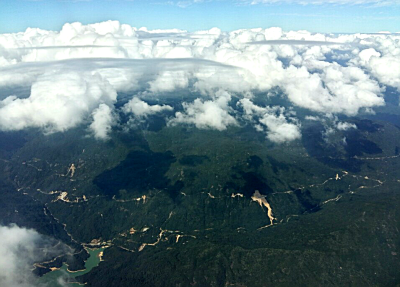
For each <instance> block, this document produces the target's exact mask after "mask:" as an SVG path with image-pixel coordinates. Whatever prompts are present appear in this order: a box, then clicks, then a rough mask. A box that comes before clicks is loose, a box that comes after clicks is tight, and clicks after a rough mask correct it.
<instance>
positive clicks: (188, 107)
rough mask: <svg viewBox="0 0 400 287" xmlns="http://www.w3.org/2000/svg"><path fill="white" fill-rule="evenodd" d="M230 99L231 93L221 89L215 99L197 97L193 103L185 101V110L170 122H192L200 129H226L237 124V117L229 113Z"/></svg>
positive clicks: (172, 123) (191, 123)
mask: <svg viewBox="0 0 400 287" xmlns="http://www.w3.org/2000/svg"><path fill="white" fill-rule="evenodd" d="M230 100H231V95H230V94H229V93H227V92H226V91H222V90H219V91H218V92H217V93H216V94H215V98H214V99H213V100H207V101H203V100H201V99H196V100H194V102H193V103H183V104H182V105H183V109H184V112H183V113H182V112H177V113H176V114H175V118H173V119H171V120H170V121H169V124H171V125H174V124H178V123H180V124H190V125H194V126H196V127H197V128H199V129H216V130H220V131H222V130H225V129H226V128H227V127H228V126H230V125H237V122H236V120H235V118H234V117H233V116H231V115H230V114H229V111H230V110H231V108H230V107H229V106H228V103H229V102H230Z"/></svg>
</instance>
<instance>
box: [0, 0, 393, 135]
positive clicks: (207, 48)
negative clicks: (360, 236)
mask: <svg viewBox="0 0 400 287" xmlns="http://www.w3.org/2000/svg"><path fill="white" fill-rule="evenodd" d="M259 2H260V1H254V3H259ZM303 2H304V3H317V2H318V1H303ZM321 2H324V1H321ZM336 2H337V3H339V2H343V3H345V2H347V1H346V0H343V1H340V0H337V1H336V0H332V1H329V3H336ZM361 2H363V3H367V2H368V3H372V2H374V3H375V2H378V1H372V0H371V1H361ZM361 2H360V3H361ZM399 43H400V35H397V34H384V33H380V34H343V35H340V34H338V35H336V34H335V35H334V34H321V33H311V32H308V31H304V30H301V31H283V30H282V29H281V28H279V27H271V28H268V29H261V28H257V29H240V30H236V31H232V32H222V31H221V30H220V29H218V28H213V29H210V30H205V31H196V32H190V33H189V32H187V31H183V30H177V29H172V30H153V31H152V30H148V29H146V28H140V29H137V28H135V27H131V26H129V25H124V24H121V23H119V22H117V21H107V22H102V23H96V24H90V25H83V24H81V23H71V24H69V23H68V24H65V25H64V26H63V28H62V29H61V31H46V30H41V29H34V28H30V29H27V30H26V31H25V32H24V33H15V34H2V35H0V101H1V102H0V129H1V130H19V129H24V128H29V127H36V128H41V129H43V130H44V131H45V132H57V131H63V130H66V129H69V128H73V127H76V126H78V125H80V124H83V123H85V124H87V125H88V126H89V128H90V130H91V131H92V132H93V134H94V135H95V136H96V137H97V138H107V134H108V133H109V132H110V129H111V128H112V126H113V124H114V121H116V118H114V117H113V116H112V115H113V114H114V112H113V110H114V104H115V103H116V101H117V93H119V92H124V93H128V94H139V93H140V92H149V93H152V94H153V95H155V96H156V97H159V99H160V101H161V103H162V100H163V99H162V97H163V94H164V93H173V92H175V91H178V90H179V91H183V90H190V91H191V92H195V93H197V94H200V95H201V97H199V98H198V99H197V100H195V101H194V102H190V101H189V100H188V99H187V98H182V99H181V101H182V102H184V105H183V108H184V110H183V112H180V113H177V115H176V118H175V119H173V120H172V121H171V123H175V124H178V123H186V124H188V123H191V124H193V125H195V126H197V127H200V128H206V127H207V128H216V129H224V128H226V127H227V126H229V125H232V124H235V123H236V122H237V121H238V120H239V119H237V118H235V117H237V115H236V114H235V113H234V112H233V111H232V110H231V109H230V108H229V107H228V104H227V103H228V102H229V101H230V98H229V97H227V96H221V95H219V96H218V95H217V94H216V91H225V92H226V93H227V94H229V95H233V94H235V96H237V97H239V98H246V97H247V96H246V95H247V94H249V93H253V92H258V93H265V94H269V91H271V90H272V89H276V88H279V90H280V91H282V93H275V97H283V98H285V99H288V100H289V102H290V105H292V106H299V107H302V108H304V109H306V110H309V111H312V112H313V113H318V114H319V116H320V117H324V116H325V115H327V114H346V115H348V116H354V115H357V113H359V112H360V111H369V112H373V109H374V108H375V107H380V106H383V105H385V100H384V97H383V91H384V89H385V86H392V87H395V88H397V89H398V90H399V91H400V82H399V79H400V68H399V67H400V62H399V59H400V52H399V51H400V48H399ZM339 44H340V45H339ZM14 87H17V88H18V87H26V88H30V94H29V95H26V94H24V95H20V94H18V93H10V94H2V93H1V91H2V90H3V91H5V90H7V91H9V90H12V88H14ZM221 93H222V92H221ZM180 95H181V93H180ZM210 95H212V97H211V99H210V98H209V96H210ZM131 104H132V105H136V106H137V107H136V109H137V111H139V110H140V109H139V106H140V105H142V106H145V105H144V104H143V103H140V102H138V99H135V100H132V102H131ZM156 106H157V105H156ZM149 107H150V106H149ZM149 107H147V109H146V107H145V108H143V107H142V108H143V109H144V110H147V111H148V112H151V111H155V109H156V107H153V108H151V107H150V108H149ZM161 107H162V105H161ZM124 109H125V112H126V110H129V107H128V106H126V107H124ZM129 112H130V113H132V115H134V117H135V116H138V114H135V112H134V111H133V110H132V111H129ZM116 113H117V111H116ZM212 114H215V115H218V116H216V117H215V118H212V116H211V115H212ZM145 115H146V113H143V114H142V118H145ZM233 115H234V116H233ZM139 117H140V116H139ZM278 118H279V116H278ZM217 121H219V122H217ZM202 123H203V124H202ZM266 123H267V121H265V122H264V123H261V122H258V123H257V124H258V125H260V126H259V127H260V129H261V128H263V129H264V128H265V129H267V130H269V132H270V133H271V134H272V130H273V124H272V121H271V120H270V121H268V123H269V124H268V125H269V127H268V125H267V124H266ZM288 123H289V124H293V123H291V122H290V121H289V122H288ZM294 130H295V129H294ZM293 134H295V133H293Z"/></svg>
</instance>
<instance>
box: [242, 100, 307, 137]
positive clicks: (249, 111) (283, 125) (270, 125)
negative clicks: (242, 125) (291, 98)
mask: <svg viewBox="0 0 400 287" xmlns="http://www.w3.org/2000/svg"><path fill="white" fill-rule="evenodd" d="M238 105H240V106H241V107H242V108H243V110H244V114H245V118H246V119H247V120H250V121H252V122H253V123H254V126H255V128H256V130H257V131H260V132H266V134H267V138H268V139H269V140H270V141H272V142H275V143H283V142H288V141H293V140H296V139H299V138H301V132H300V125H299V123H298V122H297V120H296V119H294V118H293V117H288V118H287V117H285V115H284V113H285V108H283V107H278V106H274V107H260V106H257V105H255V104H254V103H253V102H251V101H250V99H242V100H240V101H239V103H238ZM289 121H290V122H289ZM264 127H265V128H266V131H265V129H264Z"/></svg>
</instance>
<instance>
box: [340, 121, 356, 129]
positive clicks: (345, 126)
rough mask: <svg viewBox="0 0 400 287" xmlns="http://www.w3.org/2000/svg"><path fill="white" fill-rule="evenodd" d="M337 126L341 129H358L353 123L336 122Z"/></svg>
mask: <svg viewBox="0 0 400 287" xmlns="http://www.w3.org/2000/svg"><path fill="white" fill-rule="evenodd" d="M336 128H337V129H338V130H341V131H347V130H349V129H357V126H356V125H355V124H351V123H346V122H339V123H337V124H336Z"/></svg>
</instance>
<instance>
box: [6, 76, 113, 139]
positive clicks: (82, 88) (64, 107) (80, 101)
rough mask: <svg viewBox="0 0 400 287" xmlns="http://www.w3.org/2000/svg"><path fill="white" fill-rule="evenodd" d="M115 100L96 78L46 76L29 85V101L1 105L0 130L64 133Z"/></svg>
mask: <svg viewBox="0 0 400 287" xmlns="http://www.w3.org/2000/svg"><path fill="white" fill-rule="evenodd" d="M116 97H117V94H116V92H115V90H114V88H113V87H112V86H111V85H110V84H109V83H108V81H106V80H104V79H103V78H102V77H101V76H100V75H99V74H91V73H78V72H67V73H60V72H58V71H55V72H49V73H45V74H43V75H41V76H39V77H38V78H37V80H36V81H35V82H34V83H33V84H32V88H31V94H30V96H29V97H28V98H25V99H19V98H16V97H11V98H10V97H8V98H6V99H5V100H3V101H2V102H1V103H0V128H1V129H2V130H21V129H24V128H29V127H39V128H43V129H44V130H46V132H56V131H64V130H67V129H69V128H73V127H75V126H77V125H78V124H80V123H81V122H82V121H83V120H85V119H86V118H87V117H88V116H89V115H90V114H91V113H92V112H93V111H94V110H95V109H96V108H97V107H98V106H99V104H100V103H106V104H113V102H115V100H116Z"/></svg>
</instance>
